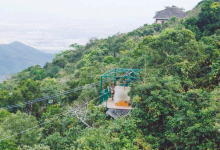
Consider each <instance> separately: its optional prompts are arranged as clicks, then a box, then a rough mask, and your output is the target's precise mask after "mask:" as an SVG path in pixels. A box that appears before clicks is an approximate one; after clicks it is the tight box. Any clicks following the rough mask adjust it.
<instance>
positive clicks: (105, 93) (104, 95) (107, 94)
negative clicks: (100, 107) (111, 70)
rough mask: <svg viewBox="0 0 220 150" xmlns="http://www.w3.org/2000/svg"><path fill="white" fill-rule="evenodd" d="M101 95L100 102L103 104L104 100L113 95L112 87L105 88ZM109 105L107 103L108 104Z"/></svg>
mask: <svg viewBox="0 0 220 150" xmlns="http://www.w3.org/2000/svg"><path fill="white" fill-rule="evenodd" d="M100 95H102V96H101V97H100V104H102V103H103V102H107V101H108V99H109V98H110V97H111V96H112V94H111V89H110V88H109V87H108V88H107V89H104V90H103V91H102V92H101V93H100ZM106 106H107V105H106Z"/></svg>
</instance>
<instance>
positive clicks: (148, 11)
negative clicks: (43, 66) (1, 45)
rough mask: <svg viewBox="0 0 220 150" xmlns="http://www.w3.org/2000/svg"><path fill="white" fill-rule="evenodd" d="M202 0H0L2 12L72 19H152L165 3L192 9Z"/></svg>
mask: <svg viewBox="0 0 220 150" xmlns="http://www.w3.org/2000/svg"><path fill="white" fill-rule="evenodd" d="M199 1H201V0H0V13H1V12H12V13H13V12H15V13H29V12H34V13H47V14H50V15H55V16H60V17H67V18H72V19H82V20H94V21H104V22H105V21H106V22H115V21H117V22H123V23H132V24H140V25H142V24H143V23H152V22H153V19H152V18H153V17H154V15H155V12H156V11H158V10H162V9H164V6H172V5H175V6H178V7H183V8H185V10H186V11H187V10H190V9H192V8H193V7H194V6H195V5H196V4H197V3H198V2H199Z"/></svg>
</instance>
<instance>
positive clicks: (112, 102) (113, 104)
mask: <svg viewBox="0 0 220 150" xmlns="http://www.w3.org/2000/svg"><path fill="white" fill-rule="evenodd" d="M101 105H102V106H104V107H106V105H107V108H109V109H124V110H132V109H133V108H132V107H131V106H116V105H115V103H114V101H113V100H112V99H111V98H109V99H108V100H107V101H105V102H103V103H102V104H101Z"/></svg>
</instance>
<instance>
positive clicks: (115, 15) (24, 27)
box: [0, 0, 199, 53]
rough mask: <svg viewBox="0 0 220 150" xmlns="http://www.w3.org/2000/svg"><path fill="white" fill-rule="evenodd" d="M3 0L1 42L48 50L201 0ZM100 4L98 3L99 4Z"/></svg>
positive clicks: (127, 27) (110, 32) (131, 25)
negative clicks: (20, 43) (165, 7)
mask: <svg viewBox="0 0 220 150" xmlns="http://www.w3.org/2000/svg"><path fill="white" fill-rule="evenodd" d="M94 1H95V2H92V1H89V0H63V1H62V2H61V1H52V0H47V1H43V0H38V1H29V0H20V1H15V0H7V1H6V0H0V2H1V5H0V20H1V21H0V32H1V34H0V44H8V43H11V42H13V41H19V42H22V43H24V44H26V45H29V46H32V47H34V48H37V49H39V50H42V51H44V52H52V53H55V52H57V51H61V50H65V49H68V47H69V45H70V44H72V43H79V44H86V42H88V40H89V39H90V38H92V37H95V38H106V37H108V36H111V35H114V34H116V33H118V32H121V33H123V32H128V31H132V30H134V29H136V28H138V27H140V26H142V25H143V24H147V23H148V24H151V23H153V22H154V20H153V17H154V15H155V12H156V11H158V10H161V9H164V6H172V5H176V6H179V7H184V8H185V9H186V10H190V9H192V8H193V7H194V6H195V5H196V4H197V3H198V2H199V0H195V1H193V2H191V1H190V5H189V3H187V1H189V0H180V1H178V2H177V1H174V0H158V1H149V0H137V1H126V0H111V1H102V0H94ZM97 4H98V5H97Z"/></svg>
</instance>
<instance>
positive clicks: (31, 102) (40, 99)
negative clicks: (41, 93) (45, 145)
mask: <svg viewBox="0 0 220 150" xmlns="http://www.w3.org/2000/svg"><path fill="white" fill-rule="evenodd" d="M111 80H112V79H111ZM103 81H104V82H106V81H108V80H103ZM99 84H100V81H99V82H95V83H91V84H89V85H85V86H82V87H78V88H74V89H71V90H68V91H65V92H63V93H58V94H53V95H50V96H46V97H42V98H38V99H34V100H30V101H27V102H23V103H20V104H15V105H11V106H6V107H2V108H0V110H2V109H12V108H17V107H21V106H23V105H27V104H33V103H36V102H41V101H44V100H47V99H51V98H55V97H57V96H61V95H66V94H69V93H73V92H76V91H80V90H84V89H88V88H91V87H93V86H96V85H99Z"/></svg>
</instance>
